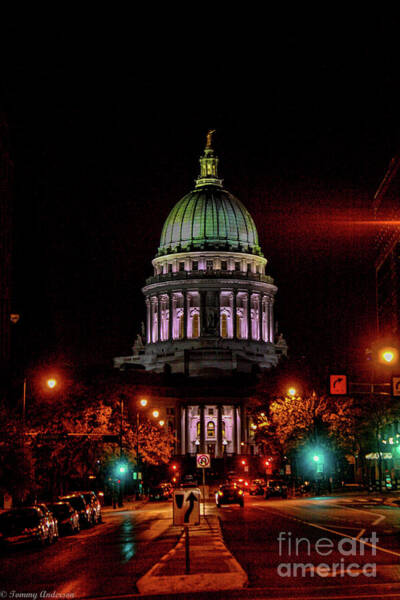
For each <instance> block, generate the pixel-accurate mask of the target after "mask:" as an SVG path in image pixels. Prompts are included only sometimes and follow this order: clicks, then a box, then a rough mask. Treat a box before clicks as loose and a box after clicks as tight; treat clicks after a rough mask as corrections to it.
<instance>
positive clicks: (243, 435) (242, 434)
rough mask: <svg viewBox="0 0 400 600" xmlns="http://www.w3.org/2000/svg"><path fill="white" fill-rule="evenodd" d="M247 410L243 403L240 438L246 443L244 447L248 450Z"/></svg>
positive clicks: (241, 407)
mask: <svg viewBox="0 0 400 600" xmlns="http://www.w3.org/2000/svg"><path fill="white" fill-rule="evenodd" d="M246 421H247V411H246V408H245V407H244V406H243V405H241V406H240V438H241V441H242V442H244V443H245V446H244V448H245V449H246V451H247V422H246Z"/></svg>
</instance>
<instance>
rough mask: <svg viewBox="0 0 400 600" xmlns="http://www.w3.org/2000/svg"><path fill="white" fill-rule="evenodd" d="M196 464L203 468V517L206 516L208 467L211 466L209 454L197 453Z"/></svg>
mask: <svg viewBox="0 0 400 600" xmlns="http://www.w3.org/2000/svg"><path fill="white" fill-rule="evenodd" d="M196 466H197V468H198V469H203V517H205V516H206V469H209V468H210V466H211V458H210V455H209V454H196Z"/></svg>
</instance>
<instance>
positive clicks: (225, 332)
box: [221, 313, 228, 338]
mask: <svg viewBox="0 0 400 600" xmlns="http://www.w3.org/2000/svg"><path fill="white" fill-rule="evenodd" d="M221 337H222V338H227V337H228V317H227V316H226V314H225V313H223V314H222V315H221Z"/></svg>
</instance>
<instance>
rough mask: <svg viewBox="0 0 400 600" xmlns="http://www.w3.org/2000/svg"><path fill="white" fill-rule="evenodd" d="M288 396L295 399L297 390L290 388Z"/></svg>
mask: <svg viewBox="0 0 400 600" xmlns="http://www.w3.org/2000/svg"><path fill="white" fill-rule="evenodd" d="M288 394H289V396H291V397H292V398H294V396H295V395H296V388H294V387H290V388H289V389H288Z"/></svg>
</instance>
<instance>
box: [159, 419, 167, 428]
mask: <svg viewBox="0 0 400 600" xmlns="http://www.w3.org/2000/svg"><path fill="white" fill-rule="evenodd" d="M158 424H159V426H160V427H164V425H165V421H163V420H162V419H161V421H158Z"/></svg>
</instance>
